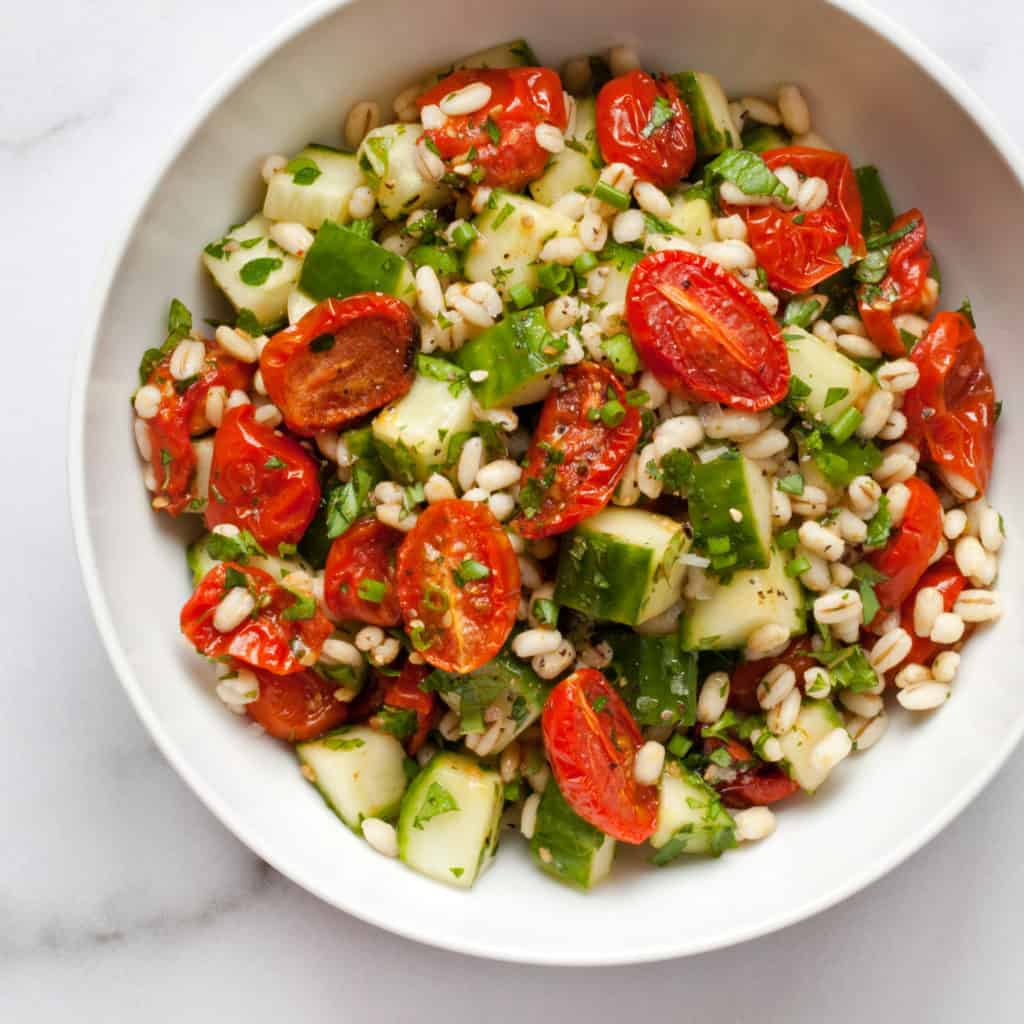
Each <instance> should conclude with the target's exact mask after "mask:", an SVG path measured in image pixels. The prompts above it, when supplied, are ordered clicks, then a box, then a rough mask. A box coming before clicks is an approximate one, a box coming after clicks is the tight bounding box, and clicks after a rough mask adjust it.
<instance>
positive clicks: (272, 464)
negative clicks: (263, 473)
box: [263, 455, 284, 469]
mask: <svg viewBox="0 0 1024 1024" xmlns="http://www.w3.org/2000/svg"><path fill="white" fill-rule="evenodd" d="M263 468H264V469H284V463H283V462H282V461H281V460H280V459H279V458H278V457H277V456H276V455H271V456H270V458H269V459H267V461H266V462H264V463H263Z"/></svg>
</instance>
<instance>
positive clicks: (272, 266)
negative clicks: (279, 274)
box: [238, 256, 284, 288]
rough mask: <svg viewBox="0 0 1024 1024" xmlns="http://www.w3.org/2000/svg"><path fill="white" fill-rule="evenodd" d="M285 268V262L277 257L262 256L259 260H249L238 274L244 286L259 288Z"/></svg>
mask: <svg viewBox="0 0 1024 1024" xmlns="http://www.w3.org/2000/svg"><path fill="white" fill-rule="evenodd" d="M283 266H284V261H283V260H280V259H278V258H277V257H276V256H261V257H260V258H259V259H255V260H249V262H248V263H246V264H245V266H243V267H242V269H241V270H240V271H239V272H238V276H239V277H240V278H241V279H242V282H243V283H244V284H247V285H251V286H252V287H254V288H258V287H259V286H260V285H261V284H266V282H267V278H268V277H270V275H271V274H272V273H273V272H274V271H275V270H280V269H281V267H283Z"/></svg>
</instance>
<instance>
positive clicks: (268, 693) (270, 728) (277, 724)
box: [245, 669, 348, 743]
mask: <svg viewBox="0 0 1024 1024" xmlns="http://www.w3.org/2000/svg"><path fill="white" fill-rule="evenodd" d="M253 671H254V672H255V673H256V678H257V679H259V681H260V695H259V697H258V698H257V699H256V700H254V701H253V702H252V703H251V704H246V705H245V712H246V714H247V715H248V716H249V717H250V718H251V719H252V720H253V721H254V722H258V723H259V724H260V725H262V726H263V728H264V729H266V730H267V732H268V733H270V735H271V736H276V737H277V738H278V739H279V740H287V741H288V742H289V743H301V742H303V741H304V740H315V739H316V738H317V737H318V736H322V735H323V734H324V733H325V732H330V730H331V729H336V728H337V727H338V726H339V725H341V724H342V723H344V722H345V721H347V720H348V705H347V704H344V703H342V702H341V701H340V700H338V699H337V698H336V697H335V696H334V691H335V690H336V689H337V688H338V684H337V683H332V682H331V681H330V680H329V679H324V678H323V677H322V676H318V675H317V674H316V673H315V672H309V671H305V672H296V673H295V674H294V675H288V676H275V675H273V674H272V673H270V672H263V671H261V670H260V669H253Z"/></svg>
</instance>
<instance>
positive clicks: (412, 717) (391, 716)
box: [373, 704, 419, 740]
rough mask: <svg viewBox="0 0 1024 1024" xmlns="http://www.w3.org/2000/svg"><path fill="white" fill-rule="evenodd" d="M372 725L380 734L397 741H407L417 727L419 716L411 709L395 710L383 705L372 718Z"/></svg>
mask: <svg viewBox="0 0 1024 1024" xmlns="http://www.w3.org/2000/svg"><path fill="white" fill-rule="evenodd" d="M373 724H374V726H375V727H376V728H378V729H379V730H380V731H381V732H386V733H389V734H390V735H392V736H394V737H395V739H397V740H405V739H408V738H409V737H410V736H411V735H412V734H413V733H414V732H415V731H416V729H417V728H418V727H419V716H418V715H417V714H416V712H415V711H414V710H413V709H412V708H395V707H390V706H389V705H387V704H385V705H384V706H383V707H382V708H381V709H380V711H378V712H377V714H375V715H374V716H373Z"/></svg>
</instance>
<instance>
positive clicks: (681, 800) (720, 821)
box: [651, 760, 736, 864]
mask: <svg viewBox="0 0 1024 1024" xmlns="http://www.w3.org/2000/svg"><path fill="white" fill-rule="evenodd" d="M651 846H653V847H654V848H655V849H656V850H657V851H658V853H656V854H655V856H654V863H655V864H667V863H668V862H669V861H670V860H674V859H675V858H676V857H677V856H679V855H680V854H682V853H690V854H694V853H697V854H711V855H712V856H714V857H717V856H718V855H719V854H720V853H722V851H723V850H728V849H731V848H732V847H734V846H736V823H735V822H734V821H733V819H732V815H731V814H730V813H729V812H728V811H727V810H726V809H725V807H723V806H722V801H721V800H720V799H719V796H718V794H717V793H716V792H715V791H714V790H713V789H712V788H711V787H710V786H709V785H708V784H707V783H706V782H705V781H704V780H703V779H702V778H701V777H700V776H699V775H697V774H695V773H694V772H688V771H686V769H685V768H683V767H682V765H681V764H680V763H679V762H678V761H675V760H673V761H669V763H668V764H667V765H666V766H665V771H664V772H663V773H662V776H661V783H660V786H659V789H658V827H657V829H656V831H655V833H654V835H653V836H651Z"/></svg>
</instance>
